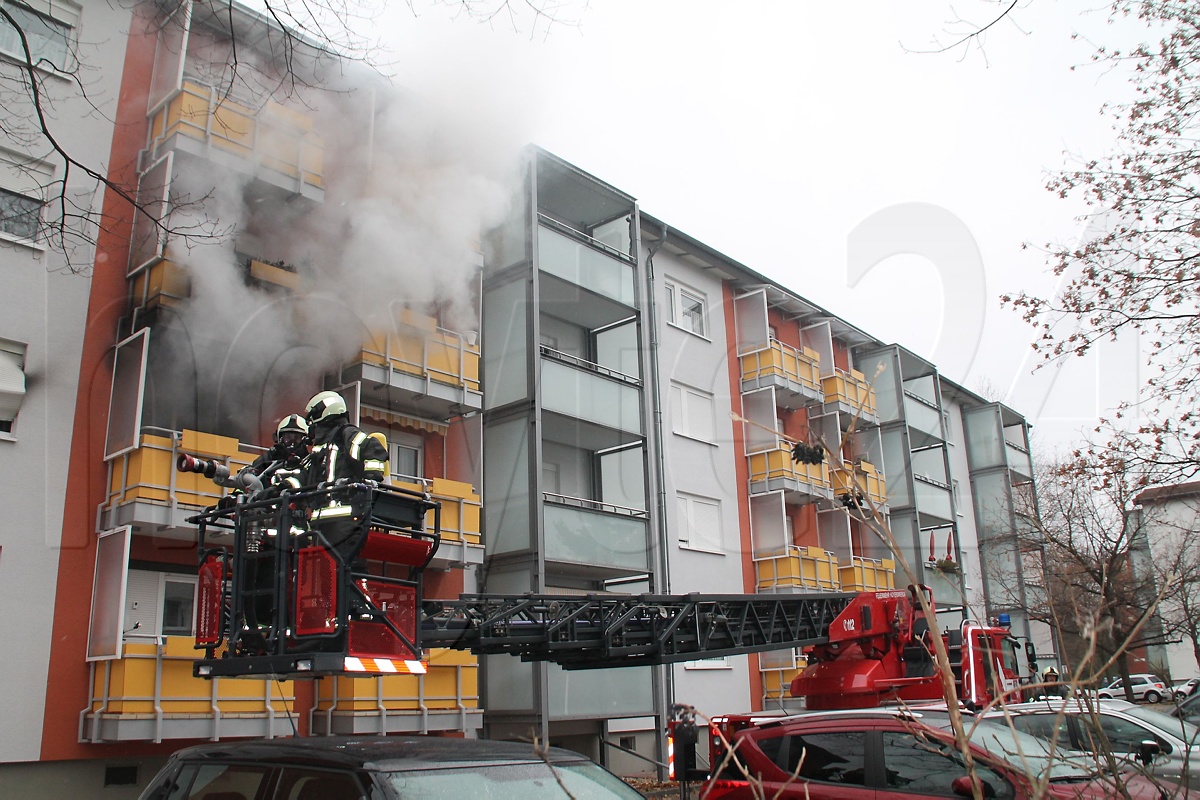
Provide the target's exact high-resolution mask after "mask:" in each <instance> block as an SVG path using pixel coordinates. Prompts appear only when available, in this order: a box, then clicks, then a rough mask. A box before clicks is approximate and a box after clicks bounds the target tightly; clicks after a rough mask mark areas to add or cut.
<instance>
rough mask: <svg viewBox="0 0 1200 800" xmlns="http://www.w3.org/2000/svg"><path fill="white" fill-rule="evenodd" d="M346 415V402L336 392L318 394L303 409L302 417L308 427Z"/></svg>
mask: <svg viewBox="0 0 1200 800" xmlns="http://www.w3.org/2000/svg"><path fill="white" fill-rule="evenodd" d="M346 413H348V412H347V411H346V401H345V399H344V398H343V397H342V396H341V395H340V394H338V393H337V392H318V393H317V394H315V395H313V399H312V400H309V401H308V405H306V406H305V407H304V417H305V419H306V420H307V421H308V424H309V425H315V424H317V423H318V422H323V421H324V420H327V419H329V418H331V417H336V416H338V415H339V414H346Z"/></svg>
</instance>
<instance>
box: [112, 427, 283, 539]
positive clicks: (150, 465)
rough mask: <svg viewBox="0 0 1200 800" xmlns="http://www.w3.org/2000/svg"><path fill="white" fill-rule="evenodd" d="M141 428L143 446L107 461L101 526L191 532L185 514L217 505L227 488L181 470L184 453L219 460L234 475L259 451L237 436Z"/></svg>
mask: <svg viewBox="0 0 1200 800" xmlns="http://www.w3.org/2000/svg"><path fill="white" fill-rule="evenodd" d="M152 430H155V433H146V432H143V433H142V435H141V438H140V440H139V441H140V444H139V446H138V447H137V448H135V449H134V450H131V451H129V452H127V453H124V454H122V455H120V456H117V457H116V458H114V459H113V460H112V461H111V462H109V491H108V498H107V499H106V500H105V502H104V504H103V506H102V507H101V512H102V519H101V526H102V528H111V527H116V526H118V525H125V524H132V525H134V526H135V528H137V527H140V526H143V525H144V526H150V527H151V529H152V530H160V529H163V528H167V529H171V530H174V531H185V530H192V529H191V526H188V525H187V524H186V522H185V518H186V517H188V516H190V515H191V514H194V513H195V512H196V510H198V509H201V508H205V507H207V506H211V505H213V504H214V503H216V502H217V501H218V500H219V499H220V498H221V496H222V495H223V494H225V491H226V490H225V489H223V488H221V487H220V486H217V485H216V484H215V483H213V482H212V481H211V480H210V479H208V478H206V477H204V476H203V475H198V474H196V473H194V472H179V471H178V470H176V468H175V462H176V459H177V458H178V456H179V455H180V454H181V453H187V454H189V455H194V456H198V457H200V458H204V459H209V460H214V461H218V462H220V463H222V464H225V465H226V466H228V467H229V471H230V472H231V473H236V472H238V471H239V470H240V469H242V468H243V467H246V466H248V465H249V464H251V463H252V462H253V461H254V459H255V458H257V457H258V455H259V453H260V452H261V450H255V449H250V448H248V447H244V446H243V445H241V443H240V442H238V440H237V439H234V438H232V437H228V436H216V435H214V434H209V433H200V432H198V431H191V430H185V431H179V432H176V433H172V432H169V431H161V432H159V430H158V429H152Z"/></svg>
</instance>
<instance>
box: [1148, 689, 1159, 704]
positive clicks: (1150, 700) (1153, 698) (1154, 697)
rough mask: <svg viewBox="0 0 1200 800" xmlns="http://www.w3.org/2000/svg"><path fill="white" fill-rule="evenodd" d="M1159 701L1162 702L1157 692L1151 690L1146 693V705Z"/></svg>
mask: <svg viewBox="0 0 1200 800" xmlns="http://www.w3.org/2000/svg"><path fill="white" fill-rule="evenodd" d="M1160 700H1162V695H1161V694H1159V693H1158V692H1156V691H1154V690H1153V689H1151V690H1150V691H1148V692H1146V702H1147V703H1157V702H1159V701H1160Z"/></svg>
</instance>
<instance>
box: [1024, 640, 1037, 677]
mask: <svg viewBox="0 0 1200 800" xmlns="http://www.w3.org/2000/svg"><path fill="white" fill-rule="evenodd" d="M1025 661H1027V662H1028V663H1029V672H1030V673H1031V674H1033V675H1037V671H1038V663H1037V662H1038V657H1037V648H1036V647H1034V646H1033V642H1026V643H1025Z"/></svg>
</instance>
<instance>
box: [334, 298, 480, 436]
mask: <svg viewBox="0 0 1200 800" xmlns="http://www.w3.org/2000/svg"><path fill="white" fill-rule="evenodd" d="M472 339H473V337H472ZM341 381H342V382H343V383H349V382H353V381H358V382H359V383H360V387H361V390H362V402H363V403H366V404H368V405H374V406H378V407H380V408H384V409H387V410H390V411H401V412H405V413H410V414H414V415H416V416H421V417H425V418H427V419H432V420H448V419H450V418H451V417H456V416H458V415H460V414H463V413H466V412H469V411H478V410H479V409H480V408H482V406H483V395H482V394H480V392H479V345H478V343H474V342H473V341H471V340H468V338H466V337H464V336H463V334H461V333H458V332H456V331H451V330H447V329H445V328H440V327H438V326H437V323H436V321H435V320H434V319H433V318H431V317H426V316H422V315H420V314H414V313H411V312H408V311H405V312H404V313H403V314H402V315H401V318H400V320H399V324H397V325H396V329H395V330H393V331H391V332H389V333H387V334H382V333H376V334H371V335H370V337H369V340H368V342H367V344H366V345H365V346H364V347H363V349H362V350H361V351H360V352H359V354H358V356H357V357H355V358H354V359H352V360H351V362H350V363H349V364H348V365H347V366H345V367H343V368H342V371H341Z"/></svg>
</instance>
